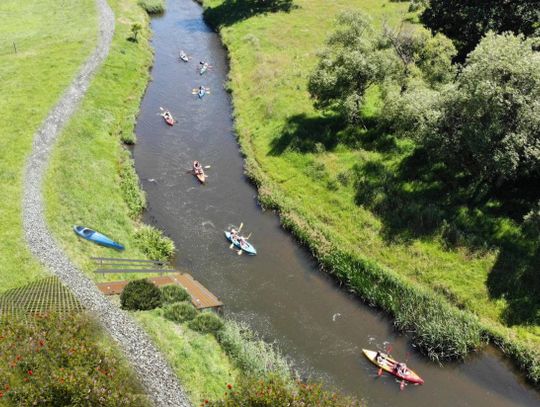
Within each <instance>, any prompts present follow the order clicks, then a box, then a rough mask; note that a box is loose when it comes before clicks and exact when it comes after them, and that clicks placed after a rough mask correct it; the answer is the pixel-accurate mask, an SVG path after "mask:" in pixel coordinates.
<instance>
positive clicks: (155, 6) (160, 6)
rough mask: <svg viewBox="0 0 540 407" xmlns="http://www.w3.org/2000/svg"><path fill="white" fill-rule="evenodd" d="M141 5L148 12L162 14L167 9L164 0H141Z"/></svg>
mask: <svg viewBox="0 0 540 407" xmlns="http://www.w3.org/2000/svg"><path fill="white" fill-rule="evenodd" d="M139 6H141V7H142V8H143V9H144V10H145V11H146V12H147V13H148V14H161V13H163V12H164V11H165V2H164V0H139Z"/></svg>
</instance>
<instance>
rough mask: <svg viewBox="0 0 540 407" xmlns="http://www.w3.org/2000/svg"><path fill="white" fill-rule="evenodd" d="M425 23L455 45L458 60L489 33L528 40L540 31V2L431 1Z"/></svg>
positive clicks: (497, 0)
mask: <svg viewBox="0 0 540 407" xmlns="http://www.w3.org/2000/svg"><path fill="white" fill-rule="evenodd" d="M421 19H422V22H423V23H424V24H425V25H426V26H427V27H429V28H430V29H432V30H433V31H434V32H440V33H443V34H445V35H446V36H448V37H450V38H451V39H453V40H454V41H455V45H456V47H457V48H458V51H459V55H458V57H459V59H460V60H464V59H465V56H466V55H467V54H468V53H469V52H470V51H471V50H473V49H474V47H475V46H476V45H477V44H478V43H479V42H480V39H481V38H482V37H483V36H484V35H485V34H486V33H487V32H488V31H495V32H497V33H503V32H505V31H511V32H513V33H515V34H519V33H521V34H524V35H526V36H529V35H531V34H533V33H534V32H535V30H538V29H539V28H540V5H539V2H538V0H452V1H449V0H430V1H429V5H428V7H427V8H426V9H425V11H424V12H423V14H422V18H421Z"/></svg>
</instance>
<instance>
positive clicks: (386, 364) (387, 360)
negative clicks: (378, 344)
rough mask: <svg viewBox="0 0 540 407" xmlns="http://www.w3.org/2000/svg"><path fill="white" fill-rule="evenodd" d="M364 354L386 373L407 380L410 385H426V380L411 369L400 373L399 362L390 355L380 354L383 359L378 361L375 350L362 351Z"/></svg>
mask: <svg viewBox="0 0 540 407" xmlns="http://www.w3.org/2000/svg"><path fill="white" fill-rule="evenodd" d="M362 352H364V355H366V357H367V358H368V359H369V360H370V361H371V362H372V363H373V364H375V365H377V366H378V367H380V368H381V369H382V370H384V371H385V372H388V373H390V374H392V375H394V376H396V377H397V378H398V379H400V380H405V381H407V382H410V383H414V384H424V379H422V378H421V377H420V376H418V375H417V374H416V373H415V372H413V371H412V370H411V369H409V368H405V369H404V370H403V372H399V371H398V369H397V365H398V363H399V362H397V361H396V360H394V359H392V358H391V357H390V356H389V355H387V354H386V353H382V352H379V354H380V356H381V359H380V360H379V361H377V360H376V356H377V352H376V351H374V350H367V349H362Z"/></svg>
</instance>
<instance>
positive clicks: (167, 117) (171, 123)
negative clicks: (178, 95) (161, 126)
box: [162, 112, 174, 126]
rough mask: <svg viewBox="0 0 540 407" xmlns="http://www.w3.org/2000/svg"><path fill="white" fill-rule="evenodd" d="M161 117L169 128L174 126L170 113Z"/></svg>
mask: <svg viewBox="0 0 540 407" xmlns="http://www.w3.org/2000/svg"><path fill="white" fill-rule="evenodd" d="M162 116H163V119H164V120H165V123H167V124H168V125H169V126H172V125H173V124H174V119H173V117H172V114H171V113H170V112H165V113H163V115H162Z"/></svg>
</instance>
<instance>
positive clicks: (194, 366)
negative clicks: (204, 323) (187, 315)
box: [134, 310, 238, 406]
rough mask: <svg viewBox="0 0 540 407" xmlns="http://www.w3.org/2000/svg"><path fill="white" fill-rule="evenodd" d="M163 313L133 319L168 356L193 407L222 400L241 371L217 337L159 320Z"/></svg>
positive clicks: (148, 312)
mask: <svg viewBox="0 0 540 407" xmlns="http://www.w3.org/2000/svg"><path fill="white" fill-rule="evenodd" d="M160 312H161V311H160V310H154V311H141V312H137V313H135V314H134V315H135V317H136V318H137V320H138V321H139V322H140V323H141V325H142V326H143V327H144V329H145V330H146V331H147V332H148V333H149V334H150V336H151V337H152V339H153V340H154V342H155V343H156V345H157V346H159V348H160V349H161V351H162V352H163V353H164V354H165V357H166V358H167V360H168V361H169V363H170V365H171V366H172V368H173V369H174V370H175V372H176V374H177V375H178V377H179V378H180V380H181V381H182V384H183V385H184V386H185V388H186V390H187V391H188V393H189V397H190V399H191V401H192V403H193V405H195V406H196V405H199V404H200V403H201V401H202V400H204V399H209V400H218V399H220V398H221V397H222V395H223V391H224V389H226V387H227V384H234V383H235V381H236V377H237V375H238V370H237V369H236V368H235V367H234V366H233V365H232V363H231V362H230V360H229V358H228V357H227V355H226V354H225V353H224V351H223V350H222V349H221V347H220V345H219V343H218V342H217V341H216V339H215V338H214V336H212V335H211V334H205V335H203V334H200V333H197V332H195V331H192V330H191V329H189V328H187V327H186V326H185V324H175V323H174V322H171V321H169V320H167V319H165V318H163V317H162V316H160Z"/></svg>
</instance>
